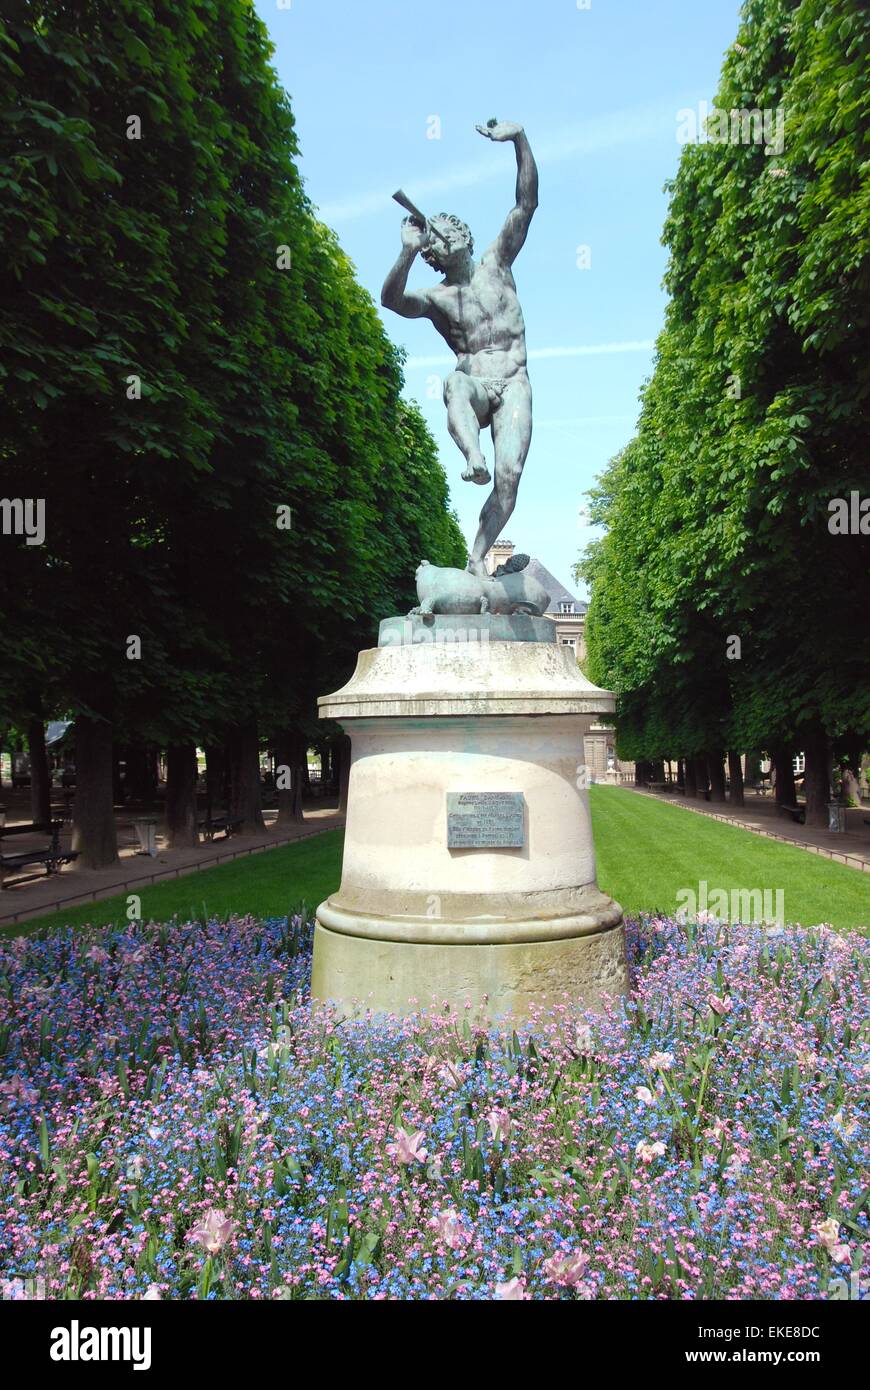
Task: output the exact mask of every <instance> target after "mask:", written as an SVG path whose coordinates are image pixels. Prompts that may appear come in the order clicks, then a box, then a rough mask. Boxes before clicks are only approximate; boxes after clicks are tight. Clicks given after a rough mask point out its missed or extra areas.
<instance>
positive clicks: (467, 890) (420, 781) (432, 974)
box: [312, 618, 628, 1020]
mask: <svg viewBox="0 0 870 1390" xmlns="http://www.w3.org/2000/svg"><path fill="white" fill-rule="evenodd" d="M503 621H509V622H515V621H516V620H515V619H506V620H503ZM535 621H536V620H534V619H528V618H527V619H526V622H527V623H533V622H535ZM537 621H538V622H543V621H544V620H543V619H539V620H537ZM319 703H320V712H321V714H322V715H324V716H326V717H329V718H332V719H335V720H337V721H338V722H339V723H340V724H341V725H342V726H343V727H344V728H345V729H346V731H347V732H348V734H350V736H351V743H352V755H351V768H350V782H349V788H348V814H347V832H346V836H345V845H344V859H343V863H342V875H341V886H340V888H339V889H338V891H337V892H336V893H334V894H333V895H332V896H331V897H330V898H329V899H328V900H327V901H326V902H325V903H321V905H320V907H319V908H318V910H317V930H316V934H315V940H314V966H313V976H312V995H313V998H314V999H316V1000H322V1001H331V1002H332V1003H334V1004H335V1005H336V1006H337V1007H338V1008H339V1009H340V1010H341V1012H342V1013H350V1012H357V1011H365V1010H366V1009H371V1010H373V1011H374V1012H375V1013H378V1014H381V1013H388V1012H389V1013H396V1014H400V1015H402V1014H409V1013H413V1012H415V1011H416V1010H417V1009H420V1008H429V1007H431V1006H432V1004H433V1002H434V1004H435V1006H436V1007H438V1008H440V1007H441V1005H442V1004H443V1002H444V1001H445V1000H446V1001H447V1002H448V1003H449V1004H450V1005H451V1006H452V1007H453V1008H455V1009H457V1010H462V1009H464V1007H465V1005H466V1003H470V1004H471V1005H472V1006H473V1007H475V1008H478V1007H480V1006H482V1005H484V1003H485V1002H486V1007H487V1012H488V1014H489V1016H490V1018H491V1019H493V1020H495V1019H499V1018H505V1017H509V1016H510V1017H514V1018H518V1019H521V1018H525V1017H527V1016H528V1013H529V1010H530V1009H531V1007H532V1005H539V1006H541V1007H542V1008H546V1007H548V1006H552V1005H557V1004H564V1003H565V1002H566V1000H567V1001H568V1002H569V1003H570V1005H571V1007H572V1008H574V1009H576V1010H577V1011H582V1010H584V1009H589V1008H595V1007H597V1006H598V1005H599V1003H600V1001H601V999H602V996H603V995H605V994H607V995H618V994H621V993H624V992H625V990H626V988H627V983H628V982H627V973H626V964H625V947H624V935H623V929H622V910H621V908H620V907H619V904H618V903H614V902H613V901H612V899H610V898H608V897H607V896H606V895H605V894H604V893H602V892H600V890H599V889H598V886H597V883H596V880H595V853H594V849H593V844H592V826H591V821H590V815H589V799H588V794H587V790H586V788H587V783H588V777H587V773H588V769H587V768H586V767H585V765H584V764H583V734H584V732H585V729H586V727H587V726H588V723H589V719H590V717H591V716H595V715H598V714H601V713H609V712H610V710H611V709H612V707H613V696H612V695H610V694H609V693H608V692H607V691H603V690H598V689H596V687H595V686H592V685H590V683H589V682H588V681H587V680H586V679H585V677H584V676H583V675H582V674H581V672H580V670H579V668H578V666H577V663H576V661H575V660H574V657H573V653H572V652H571V651H570V650H569V649H568V648H566V647H561V646H559V645H557V644H556V643H555V642H553V641H529V640H526V639H525V638H524V637H523V636H519V635H516V634H515V635H514V638H513V640H489V641H486V642H467V641H462V642H459V643H456V644H453V643H450V642H440V641H438V642H434V643H431V644H429V643H420V642H417V641H411V642H409V643H405V642H400V643H399V644H398V645H393V644H392V643H390V644H388V645H384V646H381V647H377V648H374V649H373V650H371V651H365V652H361V653H360V656H359V661H358V664H357V669H356V672H355V674H354V676H353V678H352V679H351V680H350V681H349V682H348V684H347V685H346V686H345V687H344V689H343V690H340V691H337V692H336V693H335V694H333V695H328V696H325V697H324V698H323V699H321V701H320V702H319ZM455 793H477V794H484V795H485V796H489V797H498V796H503V795H505V794H508V796H509V797H510V798H511V804H512V805H513V806H515V807H518V808H519V809H520V810H521V812H522V817H521V825H522V830H521V836H520V839H519V842H518V841H517V839H516V838H509V839H505V840H499V839H498V838H492V839H488V838H487V836H486V834H485V833H484V831H483V830H481V829H480V828H478V829H477V831H476V834H477V836H478V837H479V838H478V839H477V842H476V843H475V842H474V838H473V837H472V839H471V841H470V842H468V843H465V842H464V843H463V844H462V845H461V846H459V845H457V844H456V843H455V842H454V843H452V844H451V842H450V836H449V835H448V804H450V802H451V800H452V796H453V794H455ZM516 834H517V827H516V825H514V826H513V827H512V836H515V835H516Z"/></svg>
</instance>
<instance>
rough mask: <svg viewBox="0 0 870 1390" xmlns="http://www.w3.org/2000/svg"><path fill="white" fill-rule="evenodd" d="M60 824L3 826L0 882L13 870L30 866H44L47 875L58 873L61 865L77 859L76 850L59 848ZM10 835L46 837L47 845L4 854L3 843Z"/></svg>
mask: <svg viewBox="0 0 870 1390" xmlns="http://www.w3.org/2000/svg"><path fill="white" fill-rule="evenodd" d="M60 831H61V822H60V821H59V820H52V821H48V822H33V823H32V824H28V825H4V826H3V827H2V829H0V881H2V878H3V876H4V874H8V873H12V872H13V871H14V870H15V869H24V868H27V866H28V865H30V864H44V865H45V872H46V873H47V874H56V873H58V872H59V870H60V867H61V865H62V864H71V863H72V862H73V860H74V859H78V857H79V856H78V850H63V849H61V847H60ZM12 835H48V836H49V843H48V844H47V845H43V846H41V847H40V848H39V849H24V850H20V851H19V853H18V854H4V853H3V843H2V842H3V841H4V840H7V839H8V838H9V837H10V836H12Z"/></svg>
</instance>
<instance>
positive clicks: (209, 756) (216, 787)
mask: <svg viewBox="0 0 870 1390" xmlns="http://www.w3.org/2000/svg"><path fill="white" fill-rule="evenodd" d="M226 804H227V750H226V748H225V746H224V745H223V744H222V743H207V744H206V746H205V811H206V815H207V816H208V817H209V819H211V817H212V816H216V815H217V814H218V812H220V811H222V810H223V809H224V808H225V807H226Z"/></svg>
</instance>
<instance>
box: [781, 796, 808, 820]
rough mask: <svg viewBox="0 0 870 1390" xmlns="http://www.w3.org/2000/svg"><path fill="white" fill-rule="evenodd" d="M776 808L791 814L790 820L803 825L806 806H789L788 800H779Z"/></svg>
mask: <svg viewBox="0 0 870 1390" xmlns="http://www.w3.org/2000/svg"><path fill="white" fill-rule="evenodd" d="M778 809H779V810H780V811H785V812H787V814H788V815H790V816H791V818H792V820H794V821H797V822H798V824H799V825H803V824H804V823H805V821H806V818H807V808H806V806H789V804H788V802H786V801H781V802H780V803H779V807H778Z"/></svg>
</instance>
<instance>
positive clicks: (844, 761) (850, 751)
mask: <svg viewBox="0 0 870 1390" xmlns="http://www.w3.org/2000/svg"><path fill="white" fill-rule="evenodd" d="M862 751H863V749H862V740H861V739H860V738H857V737H856V736H855V735H852V734H850V735H847V737H846V738H843V739H841V740H840V741H839V744H838V747H837V749H836V752H837V755H838V760H839V763H840V768H841V772H842V778H843V800H844V801H845V803H846V805H847V806H860V804H861V783H860V781H859V777H860V774H861V754H862Z"/></svg>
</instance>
